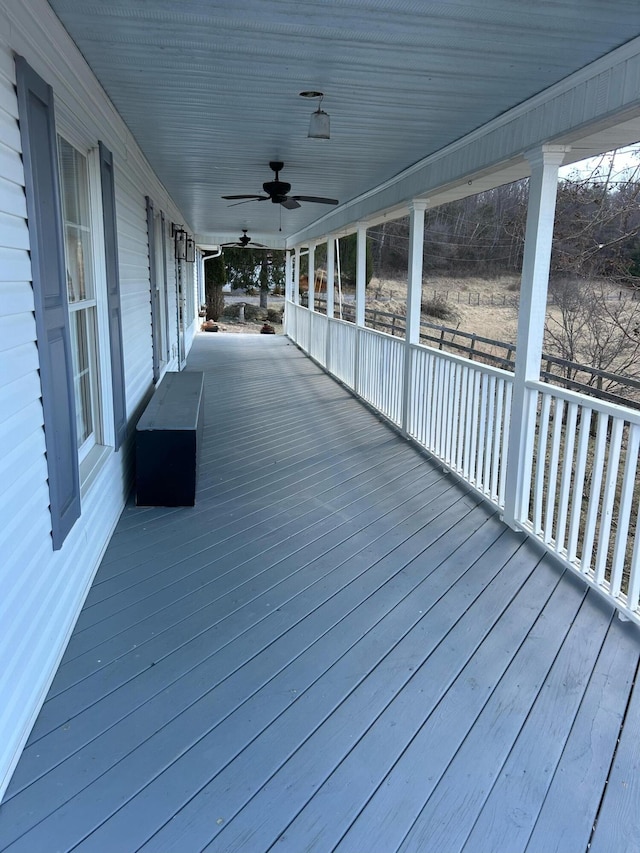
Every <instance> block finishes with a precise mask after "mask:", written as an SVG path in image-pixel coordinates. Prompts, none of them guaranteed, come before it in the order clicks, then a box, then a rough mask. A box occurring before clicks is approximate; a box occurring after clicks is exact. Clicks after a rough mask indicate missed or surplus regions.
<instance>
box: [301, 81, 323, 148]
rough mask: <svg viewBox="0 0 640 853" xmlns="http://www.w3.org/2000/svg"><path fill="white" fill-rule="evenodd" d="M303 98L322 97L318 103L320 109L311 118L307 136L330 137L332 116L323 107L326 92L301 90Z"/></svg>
mask: <svg viewBox="0 0 640 853" xmlns="http://www.w3.org/2000/svg"><path fill="white" fill-rule="evenodd" d="M300 97H301V98H320V101H319V103H318V109H317V110H316V111H315V112H313V113H311V118H310V120H309V132H308V133H307V137H308V138H309V139H330V138H331V132H330V118H329V113H326V112H325V111H324V110H323V109H321V107H322V101H323V99H324V94H323V93H322V92H300Z"/></svg>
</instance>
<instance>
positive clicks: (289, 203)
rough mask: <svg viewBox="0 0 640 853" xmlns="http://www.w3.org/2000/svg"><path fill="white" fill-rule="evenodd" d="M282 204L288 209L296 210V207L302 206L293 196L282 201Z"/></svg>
mask: <svg viewBox="0 0 640 853" xmlns="http://www.w3.org/2000/svg"><path fill="white" fill-rule="evenodd" d="M280 204H281V205H282V206H283V207H284V208H286V209H287V210H295V209H296V208H298V207H301V206H302V205H300V204H299V203H298V202H297V201H296V200H295V198H291V197H289V198H287V199H285V200H284V201H281V202H280Z"/></svg>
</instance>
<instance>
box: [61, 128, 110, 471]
mask: <svg viewBox="0 0 640 853" xmlns="http://www.w3.org/2000/svg"><path fill="white" fill-rule="evenodd" d="M58 155H59V161H60V183H61V185H62V187H61V194H62V215H63V221H64V249H65V260H66V276H67V295H68V300H69V315H70V316H69V320H70V334H71V349H72V356H73V386H74V387H73V390H74V398H75V408H76V425H77V431H78V453H79V458H80V461H82V460H83V459H84V458H85V457H86V456H87V454H89V452H90V451H91V450H92V448H93V447H94V446H95V445H96V444H99V443H100V441H101V435H100V423H101V420H100V398H99V384H98V359H97V350H98V342H97V320H96V286H95V273H94V259H93V236H92V230H91V204H90V195H89V167H88V162H87V158H86V157H85V156H83V155H82V154H81V153H80V152H79V151H78V150H77V149H76V148H74V147H73V146H72V145H70V144H69V143H68V142H67V141H66V139H64V138H63V137H58Z"/></svg>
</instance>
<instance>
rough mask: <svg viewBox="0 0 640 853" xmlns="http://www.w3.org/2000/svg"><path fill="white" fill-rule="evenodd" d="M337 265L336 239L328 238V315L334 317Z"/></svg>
mask: <svg viewBox="0 0 640 853" xmlns="http://www.w3.org/2000/svg"><path fill="white" fill-rule="evenodd" d="M335 265H336V241H335V240H334V239H333V237H329V238H328V239H327V317H333V315H334V312H335V302H334V289H335Z"/></svg>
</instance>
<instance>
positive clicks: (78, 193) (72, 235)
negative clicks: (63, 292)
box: [58, 137, 94, 303]
mask: <svg viewBox="0 0 640 853" xmlns="http://www.w3.org/2000/svg"><path fill="white" fill-rule="evenodd" d="M58 143H59V145H58V147H59V152H60V175H61V183H62V209H63V213H64V221H65V242H66V255H67V288H68V297H69V302H72V303H74V302H79V301H82V300H84V299H93V298H94V287H93V266H92V256H91V219H90V215H89V172H88V167H87V160H86V158H85V157H83V156H82V154H80V152H79V151H76V149H75V148H73V147H72V146H71V145H69V143H68V142H67V141H66V140H64V139H62V137H59V139H58Z"/></svg>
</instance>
